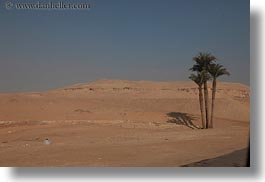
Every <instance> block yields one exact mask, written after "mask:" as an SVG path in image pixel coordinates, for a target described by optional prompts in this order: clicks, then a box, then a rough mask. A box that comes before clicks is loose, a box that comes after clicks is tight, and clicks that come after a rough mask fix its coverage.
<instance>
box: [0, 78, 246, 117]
mask: <svg viewBox="0 0 265 182" xmlns="http://www.w3.org/2000/svg"><path fill="white" fill-rule="evenodd" d="M209 87H210V83H209ZM217 88H218V89H217V94H216V114H215V117H220V118H229V119H233V120H242V121H249V95H250V89H249V87H248V86H246V85H243V84H240V83H226V82H218V85H217ZM209 91H211V88H209ZM210 95H211V94H210ZM0 98H1V99H0V112H1V113H2V114H1V116H0V120H9V119H10V120H21V119H23V120H43V119H62V120H63V119H121V116H118V115H117V112H116V111H119V112H121V113H123V112H124V113H132V115H133V114H136V115H137V114H139V112H141V111H142V112H158V113H159V112H160V113H161V112H162V113H163V112H164V113H166V112H173V111H178V112H185V113H190V114H199V103H198V89H197V86H196V84H194V83H193V82H152V81H126V80H99V81H96V82H91V83H83V84H76V85H73V86H69V87H65V88H62V89H57V90H53V91H48V92H36V93H15V94H0ZM109 112H110V114H108V116H107V117H105V116H104V115H105V114H106V113H109ZM124 117H125V118H126V117H128V115H127V116H122V118H124ZM132 119H134V117H133V118H132Z"/></svg>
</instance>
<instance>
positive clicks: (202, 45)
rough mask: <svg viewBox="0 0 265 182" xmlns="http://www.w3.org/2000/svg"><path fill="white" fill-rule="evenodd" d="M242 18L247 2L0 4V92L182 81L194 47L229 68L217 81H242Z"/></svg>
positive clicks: (245, 32)
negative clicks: (71, 6) (85, 6)
mask: <svg viewBox="0 0 265 182" xmlns="http://www.w3.org/2000/svg"><path fill="white" fill-rule="evenodd" d="M12 2H14V3H15V2H32V1H30V0H27V1H26V0H23V1H22V0H20V1H15V0H13V1H12ZM33 2H34V1H33ZM35 2H36V1H35ZM41 2H43V1H41ZM45 2H48V1H45ZM54 2H55V1H54ZM72 2H78V1H74V0H72ZM79 2H80V1H79ZM83 2H84V1H83ZM249 16H250V14H249V0H112V1H111V0H96V1H95V3H94V5H93V6H92V8H91V9H90V10H89V11H87V10H66V11H62V10H59V11H58V10H57V11H45V10H14V9H12V10H6V9H5V4H4V1H1V8H0V23H1V28H0V63H1V66H0V92H17V91H41V90H50V89H54V88H60V87H63V86H68V85H71V84H74V83H80V82H90V81H94V80H97V79H126V80H154V81H182V80H188V76H189V74H190V72H189V71H188V69H189V68H190V67H191V66H192V64H193V61H192V57H193V56H195V55H196V54H197V53H198V52H200V51H206V52H211V53H212V54H214V55H215V56H216V57H218V59H219V60H218V61H219V62H220V63H221V64H223V65H224V66H225V67H227V68H228V69H229V70H230V72H231V76H230V77H227V78H225V77H224V78H223V79H222V80H223V81H233V82H241V83H244V84H249V80H250V78H249V61H250V60H249V59H250V58H249V57H250V53H249V49H250V46H249V44H250V40H249V34H250V30H249V23H250V20H249V18H250V17H249Z"/></svg>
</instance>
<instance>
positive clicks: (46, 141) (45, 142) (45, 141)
mask: <svg viewBox="0 0 265 182" xmlns="http://www.w3.org/2000/svg"><path fill="white" fill-rule="evenodd" d="M43 143H44V144H45V145H50V144H51V143H52V142H51V141H50V140H49V139H48V138H46V139H45V140H44V141H43Z"/></svg>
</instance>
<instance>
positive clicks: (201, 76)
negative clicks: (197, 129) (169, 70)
mask: <svg viewBox="0 0 265 182" xmlns="http://www.w3.org/2000/svg"><path fill="white" fill-rule="evenodd" d="M189 79H191V80H192V81H194V82H195V83H196V84H197V85H198V89H199V103H200V110H201V122H202V128H203V129H204V128H205V119H204V107H203V94H202V85H203V83H204V80H205V79H208V78H207V74H205V73H204V72H202V73H197V75H195V74H193V73H192V74H191V75H190V77H189Z"/></svg>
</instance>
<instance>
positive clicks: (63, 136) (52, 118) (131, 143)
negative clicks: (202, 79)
mask: <svg viewBox="0 0 265 182" xmlns="http://www.w3.org/2000/svg"><path fill="white" fill-rule="evenodd" d="M209 86H210V84H209ZM209 91H210V93H211V89H209ZM249 95H250V89H249V87H248V86H245V85H242V84H239V83H224V82H220V83H218V90H217V95H216V110H215V129H212V130H197V129H195V130H194V129H191V128H189V127H187V126H185V122H190V123H192V124H193V125H194V126H195V127H196V126H199V125H200V119H199V118H200V115H199V103H198V90H197V87H196V85H195V84H194V83H193V82H151V81H125V80H100V81H96V82H92V83H85V84H76V85H73V86H70V87H65V88H61V89H57V90H53V91H48V92H34V93H33V92H28V93H13V94H6V93H5V94H0V113H1V115H0V142H1V143H0V144H1V146H0V147H1V150H0V154H1V155H0V165H1V166H3V165H4V166H15V165H18V166H84V165H89V166H178V165H184V164H188V163H191V162H195V161H200V160H204V159H207V158H211V157H217V156H218V155H223V154H226V153H229V152H232V151H234V150H238V149H241V148H245V147H246V146H247V143H248V133H249V115H250V113H249V112H250V109H249V107H250V105H249ZM184 116H185V117H186V116H187V117H186V118H187V120H189V121H183V120H182V119H183V117H184ZM45 138H51V140H52V141H53V143H52V144H51V145H50V146H44V145H43V143H42V141H43V140H44V139H45ZM198 148H199V149H200V150H199V151H198V150H196V151H194V149H198ZM18 151H20V152H18ZM40 155H41V156H42V157H40ZM1 156H2V157H1Z"/></svg>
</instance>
